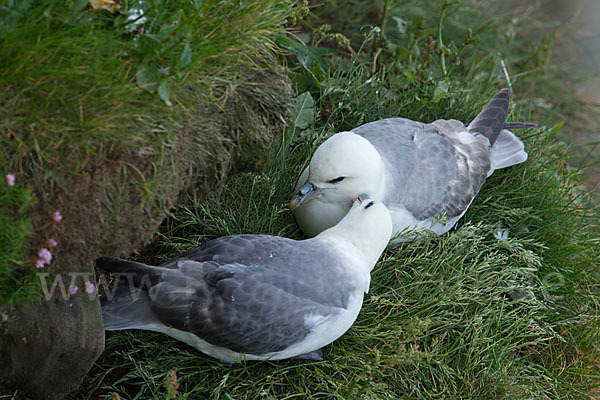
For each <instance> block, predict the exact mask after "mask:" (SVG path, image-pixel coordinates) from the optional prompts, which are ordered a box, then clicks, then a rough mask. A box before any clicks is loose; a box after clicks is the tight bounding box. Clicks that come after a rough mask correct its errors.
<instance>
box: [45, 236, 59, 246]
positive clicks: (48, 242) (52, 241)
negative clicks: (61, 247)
mask: <svg viewBox="0 0 600 400" xmlns="http://www.w3.org/2000/svg"><path fill="white" fill-rule="evenodd" d="M46 244H47V245H48V247H56V246H57V245H58V243H56V240H54V238H50V239H48V240H47V241H46Z"/></svg>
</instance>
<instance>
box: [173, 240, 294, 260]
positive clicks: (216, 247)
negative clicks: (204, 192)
mask: <svg viewBox="0 0 600 400" xmlns="http://www.w3.org/2000/svg"><path fill="white" fill-rule="evenodd" d="M295 243H296V241H295V240H292V239H288V238H283V237H280V236H270V235H252V234H247V235H233V236H223V237H220V238H217V239H213V240H210V241H208V242H206V243H204V244H203V245H202V246H199V247H196V248H194V249H191V250H189V251H187V252H186V253H183V254H182V255H180V256H178V257H175V258H173V259H171V260H169V261H167V262H165V263H164V264H162V265H161V267H164V268H177V263H178V261H179V260H182V259H189V260H194V261H215V262H218V263H220V264H228V263H241V264H248V265H250V264H255V263H263V264H264V263H267V264H268V263H270V262H272V260H273V259H278V257H279V256H280V255H281V254H282V253H286V252H287V251H289V250H290V249H291V248H294V247H296V246H295ZM249 249H251V251H250V250H249Z"/></svg>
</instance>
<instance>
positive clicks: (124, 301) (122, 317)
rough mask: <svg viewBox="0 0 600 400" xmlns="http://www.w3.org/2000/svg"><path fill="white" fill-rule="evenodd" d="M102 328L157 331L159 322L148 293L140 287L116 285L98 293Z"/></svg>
mask: <svg viewBox="0 0 600 400" xmlns="http://www.w3.org/2000/svg"><path fill="white" fill-rule="evenodd" d="M100 304H101V305H102V321H103V323H104V329H105V330H107V331H115V330H120V329H147V330H153V331H159V332H160V327H161V325H162V324H161V323H160V321H159V320H158V318H157V317H156V315H155V314H154V312H153V311H152V307H151V306H150V299H149V297H148V294H147V293H146V292H144V291H142V290H140V289H135V288H131V287H128V286H125V285H118V286H117V287H115V288H113V289H112V290H111V291H110V292H108V293H105V294H102V295H100Z"/></svg>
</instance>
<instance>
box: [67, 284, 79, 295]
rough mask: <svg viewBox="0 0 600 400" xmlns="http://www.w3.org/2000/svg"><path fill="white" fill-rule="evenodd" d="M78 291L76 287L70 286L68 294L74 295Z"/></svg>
mask: <svg viewBox="0 0 600 400" xmlns="http://www.w3.org/2000/svg"><path fill="white" fill-rule="evenodd" d="M78 290H79V288H78V287H77V285H73V286H71V289H70V290H69V293H71V294H75V293H77V291H78Z"/></svg>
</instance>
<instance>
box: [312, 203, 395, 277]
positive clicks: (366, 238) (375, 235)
mask: <svg viewBox="0 0 600 400" xmlns="http://www.w3.org/2000/svg"><path fill="white" fill-rule="evenodd" d="M328 236H331V237H335V238H341V239H344V240H346V241H348V242H350V243H351V244H352V245H354V247H355V248H356V249H357V250H358V251H359V252H360V253H361V254H362V255H363V258H364V260H365V262H367V263H368V264H369V266H370V268H371V269H372V268H373V267H374V266H375V263H376V262H377V260H378V259H379V257H380V256H381V253H382V252H383V250H385V248H386V246H387V244H388V242H389V241H390V239H391V236H392V216H391V215H390V212H389V211H388V209H387V207H386V206H385V205H384V204H383V203H382V202H380V201H377V200H371V199H366V200H360V199H359V198H355V199H354V200H353V202H352V207H351V208H350V211H348V214H346V216H345V217H344V218H342V220H341V221H340V222H338V224H337V225H335V226H333V227H331V228H329V229H326V230H324V231H323V232H321V233H320V234H319V235H317V238H319V237H328Z"/></svg>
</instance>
